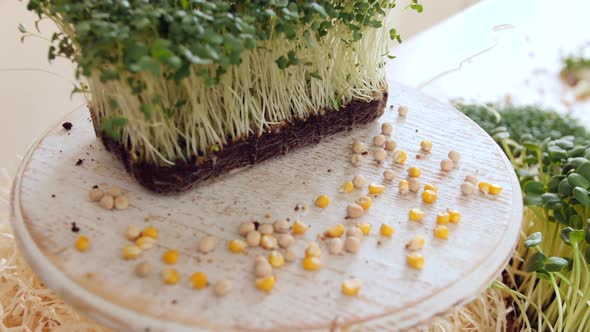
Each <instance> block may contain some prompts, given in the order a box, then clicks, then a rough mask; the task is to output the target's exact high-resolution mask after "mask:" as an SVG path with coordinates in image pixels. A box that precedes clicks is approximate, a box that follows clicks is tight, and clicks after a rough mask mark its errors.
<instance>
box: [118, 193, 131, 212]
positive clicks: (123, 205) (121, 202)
mask: <svg viewBox="0 0 590 332" xmlns="http://www.w3.org/2000/svg"><path fill="white" fill-rule="evenodd" d="M128 207H129V200H128V199H127V196H124V195H120V196H117V197H116V198H115V209H117V210H126V209H127V208H128Z"/></svg>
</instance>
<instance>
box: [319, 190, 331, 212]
mask: <svg viewBox="0 0 590 332" xmlns="http://www.w3.org/2000/svg"><path fill="white" fill-rule="evenodd" d="M328 205H330V197H328V196H327V195H323V194H322V195H319V196H318V198H316V200H315V206H317V207H319V208H321V209H323V208H325V207H327V206H328Z"/></svg>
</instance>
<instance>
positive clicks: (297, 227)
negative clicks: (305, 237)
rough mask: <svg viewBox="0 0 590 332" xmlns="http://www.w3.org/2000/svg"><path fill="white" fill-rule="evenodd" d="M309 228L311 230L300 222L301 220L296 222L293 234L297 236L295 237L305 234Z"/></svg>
mask: <svg viewBox="0 0 590 332" xmlns="http://www.w3.org/2000/svg"><path fill="white" fill-rule="evenodd" d="M308 228H309V226H308V225H307V224H305V223H304V222H302V221H299V220H295V222H294V223H293V234H295V235H301V234H305V232H307V229H308Z"/></svg>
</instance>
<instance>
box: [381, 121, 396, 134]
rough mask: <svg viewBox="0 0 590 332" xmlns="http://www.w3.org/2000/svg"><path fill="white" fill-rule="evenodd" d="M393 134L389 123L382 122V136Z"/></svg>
mask: <svg viewBox="0 0 590 332" xmlns="http://www.w3.org/2000/svg"><path fill="white" fill-rule="evenodd" d="M392 132H393V126H392V125H391V123H389V122H383V124H382V125H381V133H382V134H383V135H391V133H392Z"/></svg>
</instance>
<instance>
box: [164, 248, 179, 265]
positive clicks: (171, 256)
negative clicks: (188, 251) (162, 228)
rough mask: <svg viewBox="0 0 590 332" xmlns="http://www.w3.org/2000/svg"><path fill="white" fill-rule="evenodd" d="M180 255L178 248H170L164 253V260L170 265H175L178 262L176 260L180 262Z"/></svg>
mask: <svg viewBox="0 0 590 332" xmlns="http://www.w3.org/2000/svg"><path fill="white" fill-rule="evenodd" d="M179 256H180V253H179V252H178V250H168V251H166V252H165V253H164V255H162V262H164V263H166V264H168V265H174V264H176V262H178V257H179Z"/></svg>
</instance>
